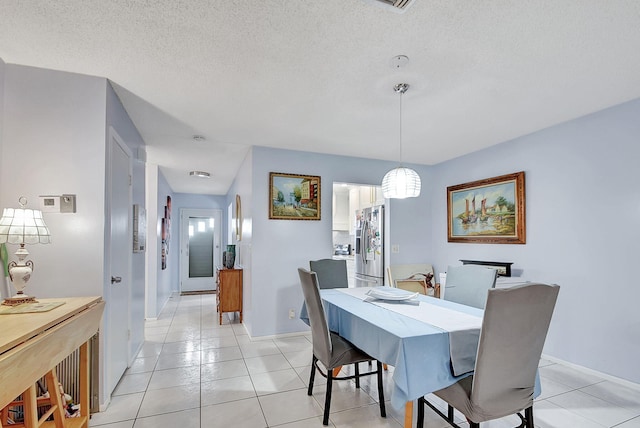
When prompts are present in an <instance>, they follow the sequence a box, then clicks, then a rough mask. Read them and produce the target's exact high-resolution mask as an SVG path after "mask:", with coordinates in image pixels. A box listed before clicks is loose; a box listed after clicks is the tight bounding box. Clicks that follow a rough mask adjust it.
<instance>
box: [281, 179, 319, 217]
mask: <svg viewBox="0 0 640 428" xmlns="http://www.w3.org/2000/svg"><path fill="white" fill-rule="evenodd" d="M269 193H270V195H269V196H270V197H269V219H271V220H320V177H319V176H316V175H300V174H285V173H280V172H270V173H269Z"/></svg>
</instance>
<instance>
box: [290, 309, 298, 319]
mask: <svg viewBox="0 0 640 428" xmlns="http://www.w3.org/2000/svg"><path fill="white" fill-rule="evenodd" d="M295 317H296V310H295V309H289V319H290V320H292V319H294V318H295Z"/></svg>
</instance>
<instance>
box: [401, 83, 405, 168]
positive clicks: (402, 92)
mask: <svg viewBox="0 0 640 428" xmlns="http://www.w3.org/2000/svg"><path fill="white" fill-rule="evenodd" d="M404 92H405V91H402V90H400V166H402V96H403V95H404Z"/></svg>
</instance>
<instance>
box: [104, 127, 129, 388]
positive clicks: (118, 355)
mask: <svg viewBox="0 0 640 428" xmlns="http://www.w3.org/2000/svg"><path fill="white" fill-rule="evenodd" d="M109 150H110V171H109V174H110V177H109V183H108V184H109V203H110V213H111V215H110V218H111V220H110V222H111V231H110V250H109V253H110V266H109V275H110V281H107V284H106V285H105V287H106V290H105V296H106V299H105V300H106V303H107V306H106V326H107V331H106V332H105V333H106V336H107V337H106V344H107V349H106V362H105V365H106V379H107V391H108V393H109V394H110V393H111V392H113V390H114V389H115V387H116V385H117V384H118V381H119V380H120V378H121V377H122V375H123V374H124V371H125V370H126V369H127V365H128V362H129V340H130V337H129V322H130V321H129V320H130V314H129V312H130V310H129V308H130V305H131V302H130V299H131V253H132V248H133V247H132V245H133V243H132V239H133V238H132V236H131V221H132V216H133V214H132V204H131V184H130V183H131V181H130V177H131V153H130V151H129V149H128V148H127V147H126V145H125V144H124V143H123V142H122V140H120V138H119V137H118V136H117V134H115V132H112V133H111V138H110V147H109Z"/></svg>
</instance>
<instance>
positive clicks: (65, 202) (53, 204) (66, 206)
mask: <svg viewBox="0 0 640 428" xmlns="http://www.w3.org/2000/svg"><path fill="white" fill-rule="evenodd" d="M40 210H41V211H42V212H46V213H74V212H76V195H68V194H64V195H40Z"/></svg>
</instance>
